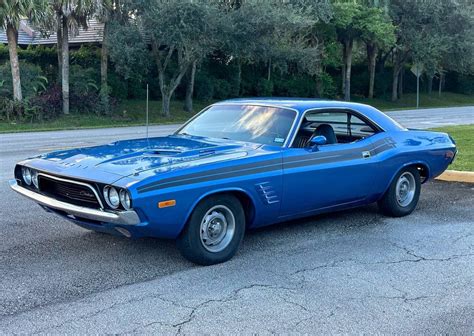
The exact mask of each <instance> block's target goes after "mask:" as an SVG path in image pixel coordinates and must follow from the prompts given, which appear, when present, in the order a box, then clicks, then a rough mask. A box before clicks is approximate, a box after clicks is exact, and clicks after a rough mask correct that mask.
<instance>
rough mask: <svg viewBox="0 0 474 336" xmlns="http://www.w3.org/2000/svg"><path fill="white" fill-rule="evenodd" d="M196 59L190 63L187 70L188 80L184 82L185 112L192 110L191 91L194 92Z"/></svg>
mask: <svg viewBox="0 0 474 336" xmlns="http://www.w3.org/2000/svg"><path fill="white" fill-rule="evenodd" d="M196 63H197V62H196V61H194V62H193V64H191V67H190V68H189V71H188V82H187V83H186V97H185V99H184V110H185V111H186V112H189V113H192V112H193V93H194V78H195V77H196Z"/></svg>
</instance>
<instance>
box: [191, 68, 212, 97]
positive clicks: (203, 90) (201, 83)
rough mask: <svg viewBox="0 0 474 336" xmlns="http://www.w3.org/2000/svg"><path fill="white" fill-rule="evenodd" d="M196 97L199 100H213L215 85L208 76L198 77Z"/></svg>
mask: <svg viewBox="0 0 474 336" xmlns="http://www.w3.org/2000/svg"><path fill="white" fill-rule="evenodd" d="M195 87H196V91H195V95H196V98H197V99H198V100H211V99H212V97H214V85H213V83H212V80H211V79H210V78H209V76H207V75H206V74H202V73H199V74H198V75H197V76H196V82H195Z"/></svg>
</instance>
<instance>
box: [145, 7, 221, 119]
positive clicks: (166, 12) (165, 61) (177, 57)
mask: <svg viewBox="0 0 474 336" xmlns="http://www.w3.org/2000/svg"><path fill="white" fill-rule="evenodd" d="M139 19H140V22H141V23H142V25H143V29H144V31H146V32H147V34H148V35H149V37H150V40H151V46H152V55H153V58H154V61H155V64H156V67H157V70H158V81H159V85H160V91H161V96H162V114H163V115H164V116H166V117H169V116H170V100H171V97H172V95H173V93H174V91H175V90H176V88H177V87H178V85H179V84H180V83H181V79H182V78H183V76H184V75H185V74H186V72H187V71H188V69H189V68H190V67H193V66H195V64H196V62H198V61H199V60H200V59H202V58H204V57H205V56H207V55H209V54H210V53H211V52H212V51H214V50H215V49H216V47H217V45H218V43H219V39H218V35H219V32H220V25H221V22H222V18H221V15H220V13H219V11H218V8H217V6H215V5H214V4H213V3H212V2H208V1H193V0H183V1H178V0H170V1H158V0H155V1H150V2H148V6H147V8H146V10H144V11H142V12H140V14H139Z"/></svg>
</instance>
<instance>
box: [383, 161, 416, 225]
mask: <svg viewBox="0 0 474 336" xmlns="http://www.w3.org/2000/svg"><path fill="white" fill-rule="evenodd" d="M420 190H421V182H420V173H419V172H418V169H416V167H407V168H405V169H403V170H402V171H401V172H399V173H398V174H397V176H396V177H395V178H394V180H393V181H392V184H390V187H389V188H388V190H387V192H386V193H385V194H384V195H383V197H382V198H381V199H380V200H379V202H378V204H379V207H380V209H381V210H382V212H383V213H384V214H386V215H388V216H392V217H402V216H406V215H409V214H411V213H412V212H413V210H415V208H416V205H417V204H418V199H419V198H420Z"/></svg>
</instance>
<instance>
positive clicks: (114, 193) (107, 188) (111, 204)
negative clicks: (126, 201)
mask: <svg viewBox="0 0 474 336" xmlns="http://www.w3.org/2000/svg"><path fill="white" fill-rule="evenodd" d="M111 193H112V195H111ZM104 199H105V201H106V202H107V205H108V206H109V207H111V208H112V209H118V207H119V206H120V194H119V191H118V190H117V189H116V188H115V187H113V186H105V187H104ZM115 199H116V202H114V201H113V200H115Z"/></svg>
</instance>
